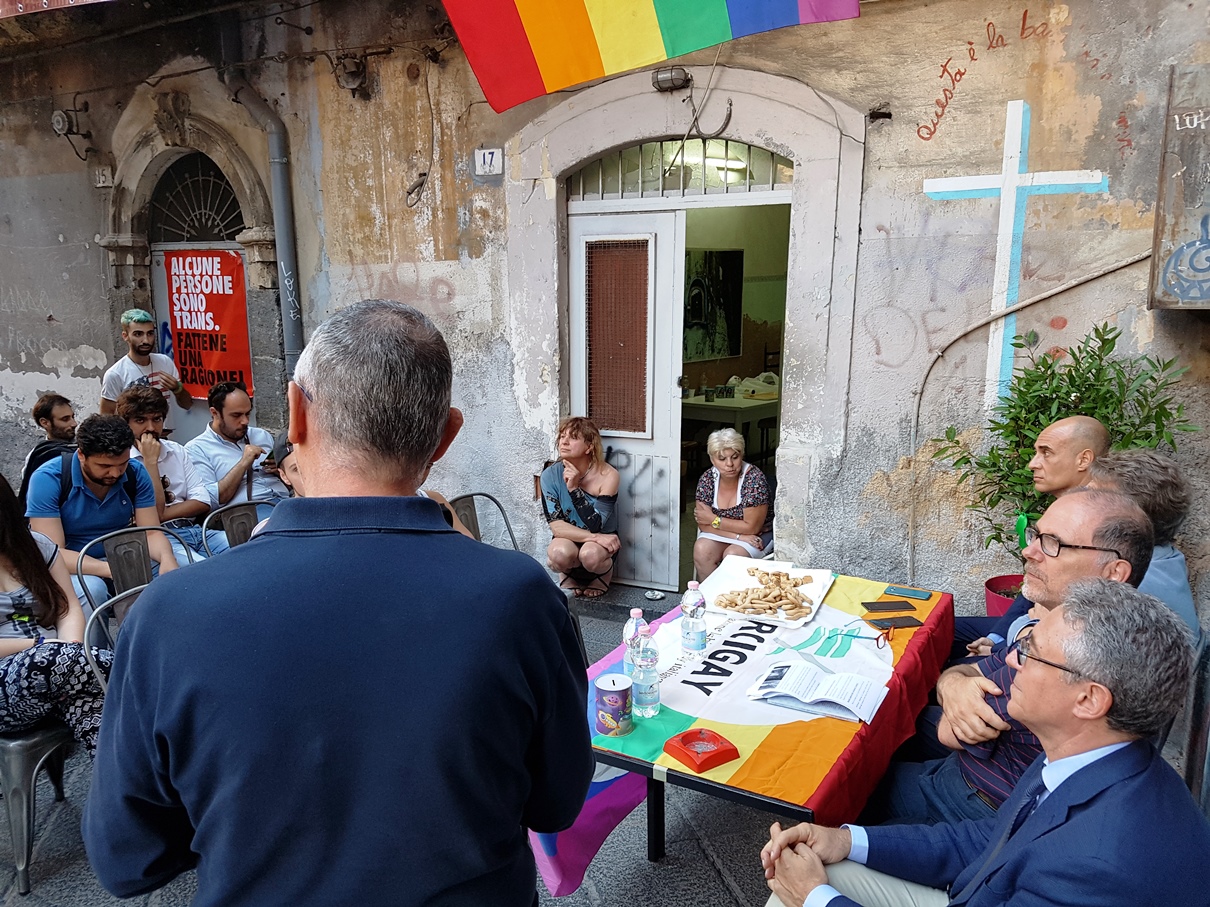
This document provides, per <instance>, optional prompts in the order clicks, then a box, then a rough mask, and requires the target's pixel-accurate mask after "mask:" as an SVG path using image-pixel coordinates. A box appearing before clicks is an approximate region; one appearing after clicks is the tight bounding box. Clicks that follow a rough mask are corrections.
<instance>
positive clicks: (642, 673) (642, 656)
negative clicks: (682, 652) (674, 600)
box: [634, 626, 660, 718]
mask: <svg viewBox="0 0 1210 907" xmlns="http://www.w3.org/2000/svg"><path fill="white" fill-rule="evenodd" d="M659 713H660V650H659V649H657V648H656V645H655V640H654V639H652V638H651V627H648V626H644V627H643V628H642V629H640V630H639V643H638V650H637V651H636V652H635V656H634V714H635V715H637V716H638V717H640V718H654V717H655V716H656V715H658V714H659Z"/></svg>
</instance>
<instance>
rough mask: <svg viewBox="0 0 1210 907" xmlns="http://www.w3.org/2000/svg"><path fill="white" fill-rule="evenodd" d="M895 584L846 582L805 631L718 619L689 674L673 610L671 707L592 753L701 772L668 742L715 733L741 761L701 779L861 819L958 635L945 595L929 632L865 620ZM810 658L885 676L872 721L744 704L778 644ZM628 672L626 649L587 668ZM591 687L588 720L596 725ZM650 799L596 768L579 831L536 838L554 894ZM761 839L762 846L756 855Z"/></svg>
mask: <svg viewBox="0 0 1210 907" xmlns="http://www.w3.org/2000/svg"><path fill="white" fill-rule="evenodd" d="M886 586H887V584H886V583H879V582H874V581H871V580H864V579H858V578H856V577H850V576H838V577H837V578H836V581H835V582H834V583H833V585H832V588H831V589H830V590H829V592H828V594H827V596H826V598H825V599H824V604H825V605H826V607H823V608H821V609H819V612H818V613H817V615H816V616H815V618H814V619H813V620H812V621H811V622H810V623H809V624H808V625H807V626H805V627H802V628H799V629H796V630H787V629H786V628H785V626H784V625H782V624H776V623H766V622H761V621H760V620H759V618H741V617H730V618H720V619H718V620H715V621H713V622H712V624H711V630H710V637H709V641H708V644H707V657H706V658H705V659H703V660H702V661H701V662H699V663H693V665H692V667H688V666H685V665H683V664H681V663H680V662H679V660H678V659H679V652H678V631H677V625H676V621H677V620H679V617H680V613H679V611H678V610H677V609H674V610H673V611H672V612H670V613H669V614H666V615H664V616H663V617H661V618H660V619H659V620H657V621H655V622H654V624H653V626H655V627H656V628H657V633H656V639H657V642H658V643H659V644H660V651H661V653H662V654H661V659H660V669H661V676H662V678H663V682H662V684H661V698H662V702H663V704H662V706H661V709H660V714H659V715H658V716H657V717H655V718H650V719H636V720H635V729H634V731H633V732H632V733H630V734H629V735H627V736H625V737H607V736H603V735H597V736H595V737H594V738H593V746H594V747H597V748H599V749H603V750H611V751H613V752H617V753H622V754H625V755H627V756H631V757H634V758H637V759H641V760H643V761H645V762H650V763H653V764H654V765H659V766H663V767H665V768H667V769H668V780H669V781H670V782H672V783H675V777H674V776H675V774H676V773H677V772H681V773H685V774H692V772H691V771H690V770H689V769H688V768H686V767H685V766H683V765H682V764H681V763H680V762H678V761H676V760H675V759H673V758H671V757H670V756H668V755H667V754H665V753H664V752H663V746H664V742H665V741H666V740H667V739H668V738H669V737H671V736H673V735H674V734H679V733H681V732H682V731H685V730H688V729H690V728H710V729H712V730H715V731H717V732H718V733H720V734H722V735H723V736H724V737H726V738H727V739H728V740H730V741H731V742H732V743H734V744H735V745H736V747H737V748H738V750H739V753H740V757H739V759H736V760H734V761H732V762H729V763H727V764H726V765H722V766H719V767H718V768H715V769H712V770H710V771H707V772H704V773H703V774H701V775H699V776H696V777H701V778H705V779H708V780H710V781H714V782H717V783H719V784H725V785H727V786H728V787H732V788H738V789H740V790H745V791H749V792H751V793H754V794H759V795H762V796H765V797H772V798H775V799H778V800H783V801H785V802H786V803H791V804H795V805H803V806H808V807H810V808H811V809H813V810H814V812H815V817H816V821H818V822H820V823H823V824H827V825H837V824H840V823H842V822H849V821H853V820H854V819H855V818H856V817H857V814H858V813H859V812H860V811H861V808H862V806H864V804H865V801H866V798H867V797H868V796H869V795H870V793H871V792H872V791H873V789H874V786H875V784H877V782H878V779H879V778H880V777H881V776H882V774H883V772H885V770H886V768H887V765H888V764H889V763H890V758H891V754H892V753H893V752H894V751H895V749H896V748H897V747H898V746H899V745H900V744H901V743H902V742H903V741H904V740H906V739H907V738H908V737H910V736H911V735H912V733H913V731H914V728H915V720H916V716H917V714H919V712H920V710H921V709H922V708H923V707H924V705H925V703H926V702H927V699H928V693H929V690H930V689H932V687H933V684H934V683H936V680H937V677H938V675H939V674H940V672H941V667H942V665H943V664H944V662H945V659H946V657H947V656H948V654H949V650H950V644H951V642H952V640H953V599H952V598H951V596H949V595H944V594H942V593H939V592H935V593H933V596H932V598H930V599H929V601H927V602H916V603H914V604H915V605H916V609H917V610H916V616H917V617H919V618H920V619H921V620H922V621H924V626H922V627H919V628H917V629H915V630H908V631H904V630H899V631H897V632H896V634H895V636H894V638H893V639H892V640H891V643H890V645H889V646H888V647H885V648H880V647H879V646H878V645H877V644H876V642H875V641H874V640H873V639H872V638H871V637H872V636H873V634H874V631H873V630H872V629H871V628H870V627H869V626H868V625H866V624H865V623H864V622H862V621H861V620H860V619H859V617H860V615H861V614H863V613H864V610H865V609H864V608H862V607H861V604H860V603H861V602H862V601H872V600H876V599H878V598H881V597H883V595H884V593H885V590H886ZM774 637H777V638H778V640H784V641H786V642H788V643H789V644H791V645H792V646H793V647H794V648H796V649H799V650H802V651H806V652H809V653H811V654H812V655H813V656H814V657H815V658H817V659H821V660H823V661H825V662H827V663H828V665H829V667H832V668H834V670H836V671H838V672H854V673H860V674H863V675H864V676H869V677H873V678H876V679H882V678H884V677H885V678H886V685H887V689H888V692H887V697H886V699H885V700H884V702H883V704H882V706H881V708H880V709H879V710H878V713H877V714H876V715H875V716H874V720H873V722H872V723H871V724H869V725H866V724H859V723H856V722H850V721H842V720H840V719H836V718H824V717H811V716H805V715H804V714H803V713H801V712H796V711H792V710H790V709H783V708H777V707H775V706H771V705H767V704H765V703H757V702H752V701H751V700H749V699H747V696H746V690H747V689H748V687H750V686H751V685H752V683H753V682H754V681H755V679H756V677H757V676H758V675H759V674H760V673H761V672H762V671H763V670H764V669H765V668H766V667H767V666H768V665H769V664H770V663H771V662H772V661H775V660H779V659H780V658H784V657H785V655H784V654H779V653H782V651H783V650H782V649H781V647H780V646H779V645H778V643H777V642H775V641H774V640H773V638H774ZM621 670H622V647H621V646H619V647H618V648H617V649H615V650H614V651H613V652H612V653H610V654H609V655H608V656H606V657H605V658H603V659H601V660H600V661H598V662H597V663H596V664H594V665H592V667H591V668H590V669H589V671H588V677H589V681H590V682H591V681H592V680H594V679H595V678H596V677H598V676H600V675H601V674H603V673H611V672H620V671H621ZM593 698H594V697H593V694H592V692H591V690H590V693H589V701H588V718H589V726H590V727H591V726H592V724H593V722H594V719H595V714H594V702H593ZM644 796H646V778H645V777H644V776H642V775H639V774H636V773H631V772H625V771H622V770H621V769H617V768H614V767H611V766H606V765H602V764H600V763H598V767H597V775H596V778H595V779H594V781H593V784H592V787H591V788H590V789H589V794H588V798H587V800H586V801H585V803H584V808H583V810H582V811H581V813H580V817H579V818H578V819H577V820H576V824H575V825H573V826H572V827H571V828H570V829H568V830H567V831H565V832H561V833H559V834H557V835H539V834H533V833H531V835H530V843H531V845H532V847H533V850H534V856H535V859H536V861H537V863H538V869H539V871H540V872H541V873H542V877H543V880H544V881H545V882H546V886H547V888H548V889H549V890H550V892H551V894H553V895H555V896H556V897H558V896H561V895H565V894H570V893H571V892H573V891H575V890H576V889H577V888H578V887H579V886H580V884H581V882H582V881H583V879H584V873H585V871H586V870H587V868H588V865H589V863H591V862H592V858H593V857H594V856H595V855H596V853H597V851H598V850H599V849H600V847H601V845H602V844H603V843H604V841H605V839H606V838H607V837H608V836H609V833H610V832H611V831H612V830H613V829H614V828H615V827H616V826H617V825H618V823H619V822H621V821H622V819H624V818H625V817H626V815H627V814H629V813H630V812H631V810H633V809H634V808H635V807H636V806H637V805H638V804H639V803H641V802H642V801H643V798H644ZM761 843H762V842H753V853H754V854H755V852H756V850H757V849H758V848H759V846H760V844H761Z"/></svg>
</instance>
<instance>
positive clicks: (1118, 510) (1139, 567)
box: [1064, 461, 1155, 587]
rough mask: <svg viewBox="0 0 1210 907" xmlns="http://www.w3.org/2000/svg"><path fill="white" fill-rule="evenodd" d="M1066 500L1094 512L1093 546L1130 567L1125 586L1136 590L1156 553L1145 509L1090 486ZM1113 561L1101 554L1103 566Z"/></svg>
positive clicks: (1127, 497)
mask: <svg viewBox="0 0 1210 907" xmlns="http://www.w3.org/2000/svg"><path fill="white" fill-rule="evenodd" d="M1094 462H1095V461H1094ZM1067 497H1070V498H1071V499H1072V500H1074V501H1078V502H1080V503H1082V504H1084V505H1086V506H1088V507H1089V508H1090V509H1091V510H1092V512H1093V514H1094V516H1095V518H1096V524H1095V525H1096V528H1095V529H1094V530H1093V533H1092V543H1093V544H1094V545H1097V546H1100V547H1102V548H1112V549H1113V550H1114V551H1116V552H1118V556H1119V557H1120V558H1121V559H1122V560H1124V561H1125V562H1126V563H1128V564H1129V565H1130V576H1128V577H1127V578H1126V582H1128V583H1130V585H1132V586H1135V587H1137V586H1138V584H1139V583H1141V582H1142V581H1143V577H1144V576H1145V575H1146V574H1147V568H1148V567H1149V566H1151V555H1152V553H1153V552H1154V551H1155V531H1154V530H1153V529H1152V526H1151V520H1150V519H1149V518H1148V516H1147V514H1146V513H1144V512H1143V508H1142V507H1140V506H1139V504H1138V502H1137V501H1136V500H1135V499H1134V498H1132V497H1130V495H1127V494H1122V493H1121V492H1118V491H1108V490H1106V489H1102V488H1089V487H1088V486H1087V485H1085V486H1082V487H1080V488H1073V489H1072V490H1071V491H1069V492H1068V493H1067V494H1066V495H1064V498H1067ZM1111 559H1112V558H1111V557H1110V554H1109V552H1102V554H1101V565H1102V566H1104V565H1105V564H1107V563H1109V561H1110V560H1111Z"/></svg>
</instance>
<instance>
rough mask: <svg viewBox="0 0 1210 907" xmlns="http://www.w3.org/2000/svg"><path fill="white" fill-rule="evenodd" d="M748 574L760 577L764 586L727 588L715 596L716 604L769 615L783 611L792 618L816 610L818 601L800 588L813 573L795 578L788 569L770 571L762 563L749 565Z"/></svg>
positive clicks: (740, 610) (741, 612)
mask: <svg viewBox="0 0 1210 907" xmlns="http://www.w3.org/2000/svg"><path fill="white" fill-rule="evenodd" d="M748 575H749V576H753V577H756V581H757V582H758V583H760V586H759V587H757V588H754V589H740V590H738V591H735V592H724V593H723V594H722V595H719V596H717V597H716V598H715V599H714V604H715V607H718V608H726V609H727V610H729V611H738V612H739V613H740V614H752V615H757V614H760V615H764V616H766V617H770V616H773V615H776V614H777V612H778V611H781V612H782V614H784V615H785V617H786V618H788V619H789V620H798V619H799V618H801V617H807V616H809V615H810V614H811V612H812V610H814V605H815V601H814V600H813V599H812V598H811V597H810V596H808V595H803V593H801V592H799V591H798V586H799V585H804V586H805V585H807V584H809V583H810V582H811V579H810V577H803V578H802V579H795V578H794V577H792V576H790V574H788V573H782V572H781V571H774V572H770V571H767V570H761V569H760V568H759V567H749V568H748Z"/></svg>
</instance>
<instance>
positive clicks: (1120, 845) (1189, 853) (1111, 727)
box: [761, 579, 1210, 907]
mask: <svg viewBox="0 0 1210 907" xmlns="http://www.w3.org/2000/svg"><path fill="white" fill-rule="evenodd" d="M1192 659H1193V653H1192V650H1191V646H1190V645H1189V633H1188V630H1187V629H1186V628H1185V625H1184V624H1183V622H1182V621H1181V620H1180V618H1178V617H1177V616H1176V615H1175V614H1173V613H1172V611H1171V610H1170V609H1169V608H1167V607H1165V606H1164V605H1163V604H1162V603H1161V602H1160V601H1159V600H1158V599H1155V598H1153V597H1151V596H1149V595H1145V594H1143V593H1141V592H1139V591H1138V590H1136V589H1133V588H1132V587H1130V586H1128V585H1126V584H1125V583H1114V582H1109V581H1107V580H1103V579H1096V580H1087V581H1084V582H1080V583H1076V584H1074V585H1073V586H1072V587H1071V589H1070V590H1069V592H1068V594H1067V595H1066V596H1065V598H1064V602H1063V604H1062V605H1060V606H1059V607H1058V608H1056V609H1054V610H1053V611H1049V612H1047V613H1046V614H1045V615H1044V616H1043V617H1042V619H1041V621H1040V622H1039V623H1038V625H1037V627H1036V628H1035V629H1034V631H1033V634H1032V635H1031V636H1030V637H1028V638H1026V639H1024V640H1023V642H1021V643H1020V644H1019V646H1018V648H1017V650H1016V651H1015V652H1014V653H1013V654H1012V655H1011V656H1010V662H1009V663H1010V665H1011V666H1012V668H1013V669H1014V671H1015V673H1014V677H1013V682H1012V687H1013V692H1012V698H1011V700H1010V703H1011V704H1010V710H1011V712H1012V714H1013V716H1014V717H1015V718H1017V719H1018V720H1020V721H1021V722H1023V723H1024V724H1026V725H1027V726H1028V727H1029V728H1030V729H1031V730H1032V731H1033V732H1034V733H1035V734H1037V736H1038V739H1039V740H1040V741H1041V742H1042V747H1043V750H1044V754H1043V755H1042V756H1040V757H1039V758H1038V760H1037V761H1036V762H1035V763H1034V764H1033V765H1032V766H1030V768H1029V769H1028V770H1027V771H1026V772H1025V774H1024V775H1023V776H1022V778H1021V780H1020V782H1019V783H1018V785H1017V788H1016V789H1015V790H1014V791H1013V794H1012V796H1010V797H1009V798H1008V800H1007V801H1006V802H1005V803H1004V805H1003V806H1002V807H1001V808H1000V811H999V812H998V813H997V814H996V815H995V816H992V817H989V818H987V819H981V820H977V821H976V820H968V821H965V822H961V823H957V824H941V825H932V826H921V825H899V826H884V827H880V828H868V829H867V828H862V827H860V826H842V827H841V828H839V829H834V828H824V827H821V826H817V825H808V824H802V825H798V826H795V827H794V828H790V829H786V830H782V829H781V827H780V826H778V825H776V824H775V825H773V827H772V829H771V830H770V831H771V837H770V841H769V843H767V844H766V845H765V847H764V849H763V850H762V851H761V862H762V863H763V865H764V868H765V876H766V878H767V879H768V880H769V887H770V889H772V891H773V893H774V896H773V897H772V898H770V900H769V907H777V905H785V907H799V905H804V907H825V905H830V907H850V905H861V907H890V905H916V907H943V905H970V907H991V905H996V904H1014V905H1018V904H1019V905H1031V907H1032V905H1056V907H1057V905H1063V907H1085V905H1087V907H1115V905H1122V907H1128V905H1129V907H1135V905H1138V904H1180V905H1182V907H1196V905H1201V907H1207V905H1210V888H1208V887H1207V886H1206V885H1205V881H1204V877H1203V873H1202V869H1203V867H1204V864H1205V860H1206V857H1207V855H1210V824H1207V822H1206V819H1205V817H1203V816H1202V815H1201V813H1200V812H1199V811H1198V809H1197V807H1196V806H1195V805H1194V803H1193V800H1192V798H1191V797H1190V796H1189V792H1188V791H1187V790H1186V789H1185V787H1184V785H1183V784H1182V782H1181V780H1180V778H1179V777H1178V776H1177V774H1176V772H1174V771H1173V770H1172V768H1171V767H1169V766H1168V764H1167V763H1165V762H1164V760H1163V759H1162V758H1161V756H1160V754H1159V753H1158V752H1157V751H1156V749H1155V747H1154V746H1152V744H1151V743H1150V741H1149V740H1148V739H1147V738H1149V737H1150V736H1151V735H1153V734H1154V733H1156V732H1157V731H1158V730H1159V729H1160V728H1161V727H1163V726H1164V724H1165V723H1166V722H1168V721H1169V720H1171V719H1172V717H1173V716H1174V715H1175V714H1176V713H1177V711H1179V710H1180V708H1181V706H1182V705H1183V703H1184V701H1185V694H1186V691H1187V688H1188V685H1189V675H1190V671H1191V667H1192ZM825 865H827V867H828V868H827V869H825V868H824V867H825Z"/></svg>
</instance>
